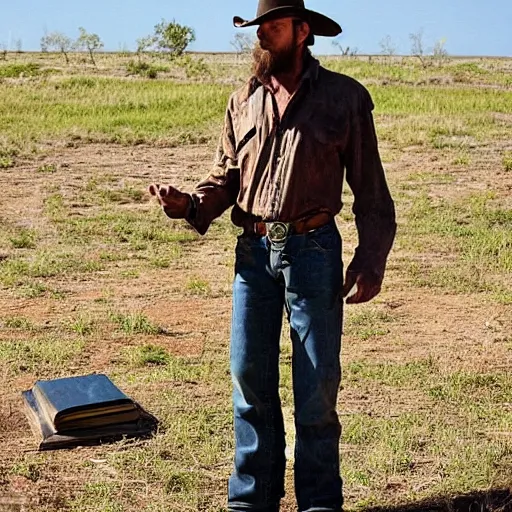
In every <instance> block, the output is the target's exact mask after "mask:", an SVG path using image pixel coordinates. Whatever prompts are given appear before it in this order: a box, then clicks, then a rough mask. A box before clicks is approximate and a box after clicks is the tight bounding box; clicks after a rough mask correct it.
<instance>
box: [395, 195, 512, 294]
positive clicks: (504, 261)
mask: <svg viewBox="0 0 512 512" xmlns="http://www.w3.org/2000/svg"><path fill="white" fill-rule="evenodd" d="M407 220H408V222H407V225H406V226H404V228H403V230H402V233H401V235H402V236H403V239H402V243H405V244H406V246H409V247H413V248H415V249H416V250H418V249H419V250H433V249H435V247H436V246H440V247H449V249H450V251H449V252H450V253H451V256H453V255H455V256H456V259H455V261H454V262H453V261H452V262H447V263H446V264H445V265H443V266H437V267H433V268H431V269H430V270H426V269H424V268H422V267H420V266H419V265H418V264H417V263H414V262H413V263H411V265H410V267H409V272H410V274H411V275H412V276H413V278H414V279H415V281H416V282H417V283H418V284H420V285H427V286H446V287H448V288H453V289H456V290H458V291H474V292H478V291H486V290H493V289H495V286H494V285H493V283H492V278H493V276H496V275H501V274H502V275H508V274H510V272H511V271H512V231H511V229H510V226H511V225H512V212H511V211H510V209H508V208H505V207H502V206H501V205H500V204H499V203H497V202H496V201H494V200H493V195H492V194H474V195H471V196H469V197H466V198H461V199H460V200H458V201H446V200H438V201H434V200H433V199H431V198H429V197H428V196H427V195H422V196H418V197H417V198H416V199H415V200H414V202H413V204H412V207H411V208H410V210H409V212H408V219H407Z"/></svg>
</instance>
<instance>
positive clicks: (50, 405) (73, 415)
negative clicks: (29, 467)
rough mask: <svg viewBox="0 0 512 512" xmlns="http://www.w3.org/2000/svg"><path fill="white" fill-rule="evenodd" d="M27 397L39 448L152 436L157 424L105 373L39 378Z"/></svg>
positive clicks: (26, 401) (28, 416)
mask: <svg viewBox="0 0 512 512" xmlns="http://www.w3.org/2000/svg"><path fill="white" fill-rule="evenodd" d="M22 396H23V400H24V405H25V411H26V414H27V418H28V420H29V423H30V426H31V429H32V431H33V432H34V434H35V435H36V436H37V437H38V438H39V449H40V450H46V449H55V448H66V447H71V446H77V445H81V444H97V443H98V442H104V441H110V440H115V439H119V438H122V437H125V436H128V437H132V436H138V437H140V436H148V435H150V434H152V433H153V432H154V431H155V430H156V427H157V424H158V421H157V419H156V418H155V417H154V416H153V415H151V414H149V413H148V412H147V411H145V410H144V409H143V408H142V407H141V406H140V404H138V403H136V402H135V401H133V400H132V399H131V398H129V397H128V396H126V395H125V394H124V393H123V392H122V391H121V390H119V389H118V388H117V387H116V386H115V385H114V384H113V383H112V381H111V380H110V379H109V378H108V377H107V376H106V375H102V374H97V375H96V374H93V375H86V376H79V377H67V378H63V379H55V380H53V381H37V382H36V384H35V385H34V386H33V388H32V389H31V390H27V391H23V392H22Z"/></svg>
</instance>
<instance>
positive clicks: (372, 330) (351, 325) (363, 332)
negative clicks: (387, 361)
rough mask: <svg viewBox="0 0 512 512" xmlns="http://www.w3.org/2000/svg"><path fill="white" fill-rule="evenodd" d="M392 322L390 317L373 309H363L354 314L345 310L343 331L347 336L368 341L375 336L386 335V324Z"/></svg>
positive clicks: (387, 331) (387, 330)
mask: <svg viewBox="0 0 512 512" xmlns="http://www.w3.org/2000/svg"><path fill="white" fill-rule="evenodd" d="M392 321H393V317H392V316H391V315H389V314H388V313H385V312H383V311H379V310H376V309H374V308H365V309H362V310H357V311H356V312H353V311H352V310H350V309H347V313H346V315H345V320H344V322H345V326H344V330H343V331H344V334H345V335H347V336H355V337H357V338H359V339H361V340H368V339H370V338H372V337H375V336H383V335H385V334H388V333H389V329H388V327H387V324H389V323H390V322H392Z"/></svg>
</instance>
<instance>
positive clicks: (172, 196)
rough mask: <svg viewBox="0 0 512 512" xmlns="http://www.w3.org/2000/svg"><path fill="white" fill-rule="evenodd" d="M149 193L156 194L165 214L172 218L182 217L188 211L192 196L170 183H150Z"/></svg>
mask: <svg viewBox="0 0 512 512" xmlns="http://www.w3.org/2000/svg"><path fill="white" fill-rule="evenodd" d="M149 193H150V194H151V195H152V196H156V198H157V199H158V202H159V203H160V204H161V205H162V207H163V209H164V211H165V213H166V215H167V216H168V217H171V218H172V219H184V218H185V217H186V216H187V214H188V212H189V211H190V208H191V202H192V198H191V197H190V196H189V195H188V194H185V193H184V192H180V191H179V190H178V189H177V188H174V187H173V186H172V185H159V184H158V183H156V184H151V185H150V186H149Z"/></svg>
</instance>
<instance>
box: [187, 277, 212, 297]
mask: <svg viewBox="0 0 512 512" xmlns="http://www.w3.org/2000/svg"><path fill="white" fill-rule="evenodd" d="M186 288H187V290H188V292H189V293H190V294H191V295H209V294H210V292H211V287H210V283H209V282H208V281H206V280H205V279H202V278H200V277H192V278H190V279H189V280H188V281H187V284H186Z"/></svg>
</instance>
